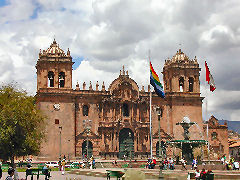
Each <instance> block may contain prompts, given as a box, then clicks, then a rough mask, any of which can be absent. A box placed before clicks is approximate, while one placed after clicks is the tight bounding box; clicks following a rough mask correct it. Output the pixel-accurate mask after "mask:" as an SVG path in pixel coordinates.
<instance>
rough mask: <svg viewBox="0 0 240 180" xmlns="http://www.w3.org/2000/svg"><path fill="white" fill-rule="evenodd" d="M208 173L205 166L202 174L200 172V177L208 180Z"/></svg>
mask: <svg viewBox="0 0 240 180" xmlns="http://www.w3.org/2000/svg"><path fill="white" fill-rule="evenodd" d="M206 174H207V172H206V171H205V169H204V168H203V169H202V171H201V174H200V178H201V179H202V180H206V178H207V177H206Z"/></svg>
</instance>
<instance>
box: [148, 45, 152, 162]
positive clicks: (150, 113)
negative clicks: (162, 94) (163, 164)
mask: <svg viewBox="0 0 240 180" xmlns="http://www.w3.org/2000/svg"><path fill="white" fill-rule="evenodd" d="M148 58H149V66H150V50H149V54H148ZM149 123H150V153H151V159H152V91H151V84H150V108H149Z"/></svg>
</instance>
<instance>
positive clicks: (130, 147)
mask: <svg viewBox="0 0 240 180" xmlns="http://www.w3.org/2000/svg"><path fill="white" fill-rule="evenodd" d="M128 135H129V137H130V138H131V139H132V134H131V132H129V133H128ZM128 146H129V147H128V149H130V163H129V165H130V168H132V146H131V144H130V143H129V145H128Z"/></svg>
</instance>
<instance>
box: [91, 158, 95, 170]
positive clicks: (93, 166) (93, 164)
mask: <svg viewBox="0 0 240 180" xmlns="http://www.w3.org/2000/svg"><path fill="white" fill-rule="evenodd" d="M95 164H96V161H95V159H94V158H93V160H92V168H93V169H96V166H95Z"/></svg>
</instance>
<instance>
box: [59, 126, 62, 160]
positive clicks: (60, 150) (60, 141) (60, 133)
mask: <svg viewBox="0 0 240 180" xmlns="http://www.w3.org/2000/svg"><path fill="white" fill-rule="evenodd" d="M61 136H62V126H59V159H60V160H61V157H62V140H61V138H62V137H61Z"/></svg>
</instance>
